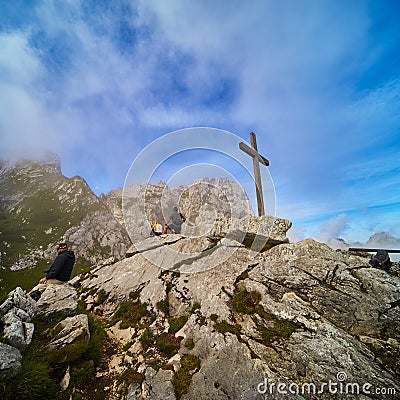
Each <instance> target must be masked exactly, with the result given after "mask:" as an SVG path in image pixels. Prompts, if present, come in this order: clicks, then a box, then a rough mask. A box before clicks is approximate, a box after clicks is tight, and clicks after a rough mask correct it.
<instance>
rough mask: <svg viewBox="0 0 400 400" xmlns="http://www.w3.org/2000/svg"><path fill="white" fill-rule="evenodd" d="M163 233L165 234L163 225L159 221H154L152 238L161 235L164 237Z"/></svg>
mask: <svg viewBox="0 0 400 400" xmlns="http://www.w3.org/2000/svg"><path fill="white" fill-rule="evenodd" d="M162 233H163V227H162V225H161V224H160V223H159V222H157V221H153V222H152V223H151V232H150V236H160V235H162Z"/></svg>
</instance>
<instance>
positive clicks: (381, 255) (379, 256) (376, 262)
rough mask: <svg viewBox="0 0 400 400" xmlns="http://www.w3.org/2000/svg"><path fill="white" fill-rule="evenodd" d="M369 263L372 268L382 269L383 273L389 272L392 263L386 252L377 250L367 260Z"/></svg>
mask: <svg viewBox="0 0 400 400" xmlns="http://www.w3.org/2000/svg"><path fill="white" fill-rule="evenodd" d="M369 263H370V264H371V265H372V267H374V268H379V269H383V270H384V271H389V269H390V267H391V265H392V262H391V261H390V257H389V254H388V252H387V251H385V250H378V251H377V253H376V254H375V255H374V256H373V257H372V258H371V259H370V260H369Z"/></svg>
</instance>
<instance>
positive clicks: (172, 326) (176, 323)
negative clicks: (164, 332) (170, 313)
mask: <svg viewBox="0 0 400 400" xmlns="http://www.w3.org/2000/svg"><path fill="white" fill-rule="evenodd" d="M187 320H188V318H187V317H186V316H184V315H182V316H181V317H173V318H168V323H169V330H168V332H169V333H176V332H178V331H179V330H180V329H181V328H182V327H183V326H184V325H185V324H186V322H187Z"/></svg>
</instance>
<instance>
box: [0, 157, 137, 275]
mask: <svg viewBox="0 0 400 400" xmlns="http://www.w3.org/2000/svg"><path fill="white" fill-rule="evenodd" d="M0 186H1V195H0V216H1V223H0V264H1V269H2V270H1V277H2V278H4V277H6V275H7V274H9V271H10V270H11V271H17V270H21V269H25V268H33V267H35V266H36V267H37V268H39V269H40V270H41V271H42V270H43V269H45V268H46V267H47V263H48V262H49V261H50V260H52V259H53V258H54V256H55V252H54V246H55V244H56V243H58V242H60V241H67V242H68V243H69V244H70V247H71V248H72V250H74V251H75V253H76V256H77V257H78V264H80V265H88V264H89V265H90V264H95V263H99V262H101V261H104V260H106V259H108V258H110V257H112V258H113V259H121V258H123V256H124V254H125V252H126V249H127V248H128V247H129V245H130V239H129V236H128V234H127V233H126V231H125V229H124V228H123V227H122V226H121V225H120V224H119V223H118V221H117V220H116V219H115V217H114V216H113V214H112V213H111V212H110V210H109V208H108V206H107V205H106V204H105V203H104V202H103V201H101V200H100V199H99V198H97V196H96V195H95V194H94V193H93V192H92V191H91V189H90V188H89V186H88V185H87V183H86V182H85V181H84V180H83V179H82V178H80V177H77V176H75V177H72V178H66V177H65V176H63V175H62V173H61V171H60V165H59V164H57V163H39V162H33V161H21V162H18V163H14V164H11V163H1V164H0ZM41 273H43V271H42V272H41Z"/></svg>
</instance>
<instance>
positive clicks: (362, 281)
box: [79, 236, 400, 400]
mask: <svg viewBox="0 0 400 400" xmlns="http://www.w3.org/2000/svg"><path fill="white" fill-rule="evenodd" d="M172 239H175V240H172ZM154 241H158V246H156V243H155V242H154ZM218 246H219V252H220V253H219V256H218V259H219V260H220V261H221V262H220V263H216V261H215V259H213V255H212V252H210V245H209V243H207V241H205V240H199V239H197V240H195V241H194V240H191V239H187V238H184V237H177V238H175V237H174V236H173V237H170V236H168V237H165V238H161V239H159V238H155V239H154V240H153V242H152V243H148V245H147V246H142V248H141V251H139V252H137V253H136V254H134V255H132V256H131V257H129V258H127V259H125V260H122V261H120V262H118V263H115V264H113V265H108V266H104V267H101V268H98V269H96V270H93V271H92V272H91V273H90V274H87V275H86V276H84V277H82V278H81V279H80V281H79V283H80V285H81V299H82V300H83V301H84V302H85V304H86V307H87V309H89V310H91V311H94V312H95V313H96V314H97V315H99V316H101V318H102V319H104V320H106V321H111V323H110V326H109V328H108V330H107V333H108V336H109V338H110V339H111V340H112V341H113V343H114V344H115V348H116V349H118V350H117V351H116V353H115V354H113V358H112V360H110V363H109V364H108V366H103V368H105V370H104V371H103V373H108V374H113V373H114V374H116V373H117V374H121V375H123V376H127V375H131V376H132V377H133V378H132V381H131V382H130V379H127V381H126V382H124V385H125V391H124V393H125V395H124V396H121V397H120V398H124V399H130V400H131V399H142V398H147V399H187V400H188V399H333V398H335V399H336V398H343V399H344V398H346V399H360V398H362V399H374V398H382V397H379V396H378V394H377V393H378V392H379V391H381V392H384V393H386V394H385V397H384V398H385V399H395V398H398V393H399V390H400V386H399V384H398V379H399V359H400V358H399V356H400V334H399V332H400V329H399V328H400V312H399V311H400V310H399V305H400V280H399V278H398V276H395V275H390V274H388V273H386V272H384V271H381V270H378V269H372V268H370V267H369V265H368V258H365V257H360V256H357V255H354V254H350V253H347V252H344V251H335V250H332V249H331V248H329V247H328V246H327V245H325V244H321V243H318V242H316V241H314V240H311V239H308V240H305V241H302V242H299V243H295V244H289V243H287V244H280V245H278V246H275V247H273V248H271V249H270V250H268V251H264V252H262V253H259V254H257V255H256V256H254V255H253V254H252V252H251V250H250V249H248V248H246V247H245V246H243V245H240V244H238V243H237V242H236V243H235V242H233V241H225V242H224V241H222V242H221V243H219V245H218ZM171 251H172V252H176V253H180V254H185V255H186V256H185V257H186V258H185V259H181V261H180V263H179V264H178V265H172V264H170V265H169V267H170V269H168V268H166V267H167V265H165V264H164V265H163V268H164V269H163V268H160V267H159V266H158V265H155V263H158V262H159V261H160V260H163V259H164V258H166V259H170V260H171V258H170V257H171V256H170V252H171ZM193 253H196V256H195V257H193ZM199 253H200V254H202V255H203V256H199V255H198V254H199ZM224 253H227V254H228V255H227V257H226V258H225V259H224ZM157 260H158V261H157ZM207 264H214V266H213V268H210V269H207ZM87 293H91V294H90V295H87ZM100 294H101V295H102V298H103V301H102V303H101V304H99V303H98V302H96V300H95V299H96V298H98V297H99V296H100ZM107 368H108V371H107ZM329 384H330V386H329ZM279 385H280V386H279ZM346 385H347V386H346ZM278 388H280V390H278ZM335 388H336V389H335ZM335 390H336V392H335ZM340 391H341V392H340ZM395 393H397V395H396V394H395ZM113 396H114V397H113ZM109 398H118V395H117V394H116V393H113V394H111V393H110V397H109Z"/></svg>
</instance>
